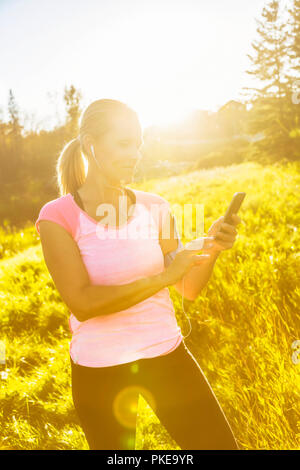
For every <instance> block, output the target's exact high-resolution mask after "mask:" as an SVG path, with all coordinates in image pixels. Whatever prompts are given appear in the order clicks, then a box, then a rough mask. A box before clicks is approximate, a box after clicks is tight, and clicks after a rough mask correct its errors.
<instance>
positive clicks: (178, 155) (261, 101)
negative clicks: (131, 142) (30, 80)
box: [0, 0, 300, 225]
mask: <svg viewBox="0 0 300 470" xmlns="http://www.w3.org/2000/svg"><path fill="white" fill-rule="evenodd" d="M256 22H257V30H256V38H255V39H254V41H253V42H252V44H251V49H252V52H251V53H250V54H249V55H248V57H249V61H250V67H249V70H247V71H246V72H247V74H248V75H249V76H250V77H252V78H253V79H254V82H253V83H255V86H252V87H247V88H244V89H243V90H242V92H243V99H242V100H241V101H242V102H236V101H229V102H228V103H226V104H225V105H224V106H222V108H220V109H219V111H218V112H217V113H210V112H207V111H202V110H198V111H196V112H195V113H194V114H193V115H191V118H190V120H189V121H188V122H187V123H186V125H185V126H184V125H183V126H181V127H176V128H174V129H171V128H170V129H169V130H167V131H162V130H160V129H155V128H148V129H145V131H144V142H145V145H144V147H143V149H142V153H143V157H144V165H142V168H140V169H139V171H138V174H137V177H138V178H139V177H140V178H147V177H155V176H158V177H159V176H161V175H162V171H161V168H159V165H157V162H158V161H164V160H165V161H167V160H168V161H169V162H174V168H175V167H176V165H175V162H180V161H184V160H186V161H190V162H191V164H192V165H194V166H195V165H196V167H199V168H201V167H205V166H207V165H208V166H214V165H222V164H224V165H226V164H231V163H235V162H238V161H244V160H256V161H260V162H262V163H264V162H266V163H267V162H275V161H280V160H292V161H295V160H300V0H291V1H290V2H289V4H288V7H287V8H285V7H283V3H282V2H281V1H279V0H272V1H267V2H266V3H265V5H264V7H263V9H262V12H261V17H260V18H259V19H257V20H256ZM63 100H64V106H65V111H66V117H65V120H64V122H63V124H60V125H57V126H56V127H54V128H53V129H52V130H51V131H46V130H40V131H37V130H33V129H31V130H29V131H26V132H25V131H24V127H23V126H22V124H21V118H20V111H19V108H18V105H17V102H16V99H15V97H14V94H13V90H11V89H10V90H9V96H8V107H7V110H8V120H7V122H4V120H1V119H0V224H3V222H4V220H5V219H7V220H10V221H12V223H14V224H16V225H18V224H19V223H23V222H24V221H26V220H34V219H35V217H36V216H37V213H38V210H39V208H40V207H41V204H43V203H44V202H46V201H47V200H50V199H53V198H55V197H57V194H58V188H57V186H56V180H55V165H56V160H57V157H58V155H59V153H60V151H61V149H62V148H63V146H64V145H65V143H66V142H68V141H69V140H71V139H73V138H74V137H76V136H77V134H78V122H79V116H80V114H81V112H82V104H81V100H82V95H81V92H80V91H79V90H77V89H76V88H75V87H74V86H73V85H71V86H69V87H65V89H64V94H63ZM187 139H195V140H196V141H197V140H199V141H200V142H201V144H197V145H196V146H193V145H190V146H187V145H185V142H186V141H187ZM174 140H175V141H177V142H178V145H177V146H176V145H175V146H174V145H173V144H172V142H173V141H174ZM170 142H171V143H170ZM171 144H172V145H171ZM153 168H154V170H153ZM176 168H177V167H176ZM178 168H179V167H178ZM174 171H177V170H174ZM178 171H179V170H178Z"/></svg>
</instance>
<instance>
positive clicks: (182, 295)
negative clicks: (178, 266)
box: [181, 276, 192, 339]
mask: <svg viewBox="0 0 300 470" xmlns="http://www.w3.org/2000/svg"><path fill="white" fill-rule="evenodd" d="M183 297H184V276H183V278H182V294H181V305H182V310H183V313H184V315H185V317H186V318H187V320H188V322H189V327H190V330H189V332H188V334H187V335H186V336H183V338H184V339H185V338H187V337H188V336H189V335H190V333H191V331H192V325H191V322H190V319H189V317H188V315H187V313H186V311H185V310H184V305H183V304H184V302H183Z"/></svg>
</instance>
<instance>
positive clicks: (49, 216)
mask: <svg viewBox="0 0 300 470" xmlns="http://www.w3.org/2000/svg"><path fill="white" fill-rule="evenodd" d="M70 197H71V196H70V195H69V194H67V195H65V196H61V197H58V198H56V199H52V200H51V201H48V202H46V203H45V204H44V205H43V206H42V208H41V209H40V212H39V215H38V218H37V220H36V222H35V227H36V229H37V231H38V233H39V222H40V220H50V221H52V222H56V223H58V224H59V225H61V226H63V227H64V228H65V229H66V230H67V231H68V232H69V233H70V234H71V235H72V236H74V234H75V230H76V227H75V220H76V219H75V216H76V214H75V212H74V206H73V205H72V204H71V201H70Z"/></svg>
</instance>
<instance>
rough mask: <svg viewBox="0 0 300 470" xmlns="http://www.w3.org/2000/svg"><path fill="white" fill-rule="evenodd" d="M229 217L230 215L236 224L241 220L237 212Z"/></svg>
mask: <svg viewBox="0 0 300 470" xmlns="http://www.w3.org/2000/svg"><path fill="white" fill-rule="evenodd" d="M231 217H232V220H233V222H234V225H238V224H240V223H241V221H242V219H241V218H240V217H239V216H238V215H237V214H232V216H231Z"/></svg>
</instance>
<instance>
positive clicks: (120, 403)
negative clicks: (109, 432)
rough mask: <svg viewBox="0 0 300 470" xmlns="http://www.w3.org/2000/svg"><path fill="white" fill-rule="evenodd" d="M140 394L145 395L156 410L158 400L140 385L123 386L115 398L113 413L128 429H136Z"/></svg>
mask: <svg viewBox="0 0 300 470" xmlns="http://www.w3.org/2000/svg"><path fill="white" fill-rule="evenodd" d="M139 394H141V395H143V397H144V398H145V400H146V401H147V402H148V403H149V405H150V406H151V408H152V409H153V411H154V412H155V410H156V402H155V399H154V397H153V395H152V393H151V392H150V391H149V390H148V389H146V388H145V387H142V386H140V385H132V386H129V387H125V388H123V389H122V390H120V392H119V393H118V394H117V395H116V397H115V399H114V402H113V413H114V415H115V417H116V419H117V420H118V422H119V423H120V424H121V425H122V426H124V427H125V428H127V429H135V426H136V415H137V411H138V400H139Z"/></svg>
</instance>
